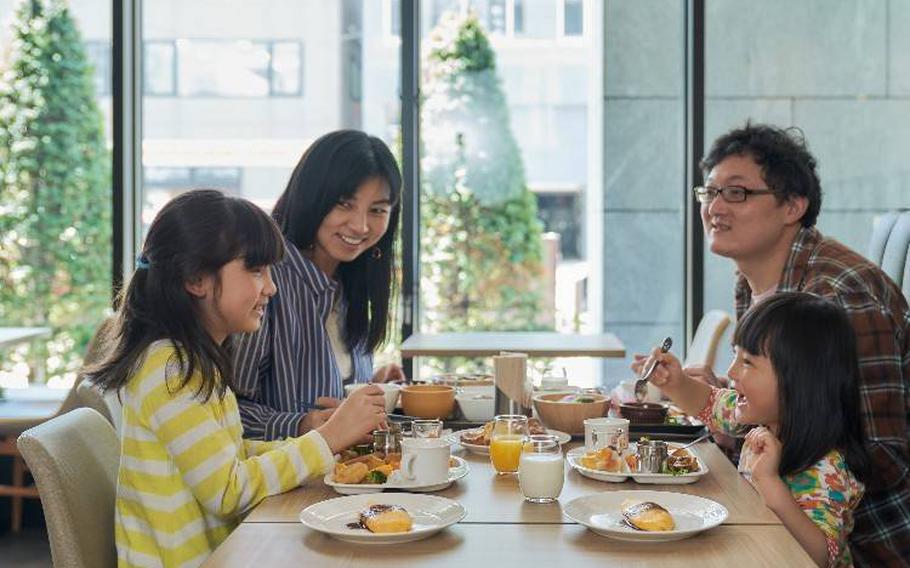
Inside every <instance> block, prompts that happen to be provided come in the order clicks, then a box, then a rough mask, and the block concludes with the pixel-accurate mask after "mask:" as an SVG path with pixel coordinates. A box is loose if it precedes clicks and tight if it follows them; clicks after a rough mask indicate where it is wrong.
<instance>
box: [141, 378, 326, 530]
mask: <svg viewBox="0 0 910 568" xmlns="http://www.w3.org/2000/svg"><path fill="white" fill-rule="evenodd" d="M195 392H196V389H195V388H194V385H193V381H191V382H190V384H188V385H186V386H185V387H184V388H182V389H179V390H171V389H169V388H168V386H167V382H166V381H159V382H157V384H155V385H154V386H153V388H152V390H151V392H148V393H147V394H146V395H145V396H143V397H142V404H141V411H142V414H143V415H144V416H145V418H146V420H147V421H148V423H149V425H150V426H151V429H152V430H153V431H154V432H155V435H156V436H157V438H158V439H159V441H160V442H161V444H162V446H164V447H165V448H166V451H167V452H168V454H169V455H170V457H171V459H172V460H173V462H174V463H175V464H176V467H177V469H178V470H179V472H180V475H181V477H182V478H183V479H184V481H185V483H186V485H187V486H188V487H189V488H190V490H191V491H192V493H193V496H194V497H195V498H196V500H197V501H199V503H200V504H201V505H202V506H203V507H204V508H205V509H206V510H207V511H209V512H211V513H212V514H215V515H218V516H221V517H225V516H235V515H238V514H241V513H243V512H245V511H247V510H248V509H250V508H251V507H252V506H254V505H256V504H257V503H258V502H259V501H261V500H262V499H263V498H265V497H267V496H269V495H275V494H278V493H282V492H284V491H288V490H290V489H293V488H294V487H297V486H299V485H300V484H301V483H303V482H304V481H306V480H307V479H308V478H310V477H312V476H314V475H321V474H324V473H325V472H326V471H328V469H329V468H330V467H331V466H332V463H333V456H332V452H331V450H330V449H329V447H328V445H327V444H326V442H325V440H324V439H323V438H322V436H321V435H320V434H319V433H318V432H310V433H308V434H307V435H305V436H302V437H300V438H294V439H289V440H286V441H285V443H284V444H278V445H276V446H275V447H269V448H267V449H266V451H264V452H262V453H260V454H258V455H255V456H252V457H247V456H246V452H245V448H244V446H243V442H241V441H240V440H239V439H236V440H235V439H234V437H233V436H232V433H231V431H230V430H229V429H228V428H225V426H224V425H223V424H222V422H220V421H219V420H218V416H217V415H218V414H219V413H220V412H219V411H221V410H222V408H223V407H222V406H221V405H219V403H218V401H217V399H216V398H213V399H210V401H209V402H208V403H202V402H200V401H199V399H198V398H197V397H196V396H195ZM231 406H233V405H231ZM232 410H233V412H234V413H236V412H237V410H236V407H234V408H233V409H232ZM238 438H239V435H238Z"/></svg>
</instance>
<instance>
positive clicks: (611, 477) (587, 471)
mask: <svg viewBox="0 0 910 568" xmlns="http://www.w3.org/2000/svg"><path fill="white" fill-rule="evenodd" d="M585 452H587V450H585V448H584V446H582V447H580V448H573V449H571V450H569V453H567V454H566V461H568V462H569V465H570V466H572V467H573V468H575V471H577V472H578V473H580V474H582V475H583V476H585V477H590V478H591V479H596V480H597V481H609V482H610V483H622V482H623V481H625V480H627V479H629V466H628V465H626V460H625V459H623V460H621V461H622V471H621V472H615V473H614V472H609V471H601V470H599V469H591V468H587V467H584V466H583V465H581V464H580V463H579V462H578V458H580V457H581V456H583V455H585Z"/></svg>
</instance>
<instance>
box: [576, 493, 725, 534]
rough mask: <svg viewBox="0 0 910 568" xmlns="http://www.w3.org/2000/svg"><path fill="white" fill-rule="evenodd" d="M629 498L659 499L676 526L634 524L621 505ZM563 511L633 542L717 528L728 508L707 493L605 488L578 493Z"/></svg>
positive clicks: (603, 530)
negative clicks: (648, 528)
mask: <svg viewBox="0 0 910 568" xmlns="http://www.w3.org/2000/svg"><path fill="white" fill-rule="evenodd" d="M626 499H634V500H636V501H651V502H653V503H657V504H658V505H660V506H661V507H663V508H664V509H666V510H667V511H669V513H670V515H671V516H672V517H673V521H674V522H675V523H676V529H675V530H672V531H662V532H656V531H655V532H651V531H641V530H637V529H633V528H631V527H630V526H629V525H627V524H626V523H625V521H624V520H623V517H622V512H621V510H620V507H621V506H622V502H623V501H625V500H626ZM563 513H565V515H566V516H567V517H569V518H570V519H572V520H573V521H575V522H576V523H579V524H581V525H584V526H586V527H588V528H589V529H591V530H592V531H594V532H595V533H597V534H599V535H603V536H606V537H610V538H613V539H616V540H627V541H633V542H668V541H673V540H682V539H684V538H688V537H690V536H693V535H695V534H698V533H700V532H702V531H706V530H708V529H711V528H714V527H716V526H717V525H719V524H721V523H722V522H724V520H725V519H726V518H727V514H728V513H727V509H726V508H725V507H724V506H723V505H721V504H720V503H716V502H714V501H712V500H710V499H705V498H704V497H698V496H696V495H686V494H683V493H671V492H669V491H605V492H603V493H598V494H596V495H588V496H586V497H578V498H576V499H573V500H571V501H569V502H568V503H566V504H565V505H564V506H563Z"/></svg>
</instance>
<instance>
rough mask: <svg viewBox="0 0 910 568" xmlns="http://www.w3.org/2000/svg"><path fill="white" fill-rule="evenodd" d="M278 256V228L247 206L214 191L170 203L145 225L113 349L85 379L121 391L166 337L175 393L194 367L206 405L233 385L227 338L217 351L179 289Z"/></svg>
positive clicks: (186, 195) (218, 289) (190, 302)
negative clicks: (171, 348) (236, 265)
mask: <svg viewBox="0 0 910 568" xmlns="http://www.w3.org/2000/svg"><path fill="white" fill-rule="evenodd" d="M283 256H284V241H283V239H282V238H281V233H280V231H279V230H278V227H276V226H275V223H274V222H273V221H272V220H271V219H270V218H269V216H268V215H267V214H266V213H265V212H264V211H262V210H261V209H259V208H258V207H256V206H255V205H253V204H252V203H250V202H249V201H247V200H245V199H241V198H239V197H230V196H227V195H225V194H223V193H222V192H220V191H217V190H213V189H201V190H194V191H188V192H186V193H183V194H181V195H179V196H177V197H175V198H174V199H172V200H171V201H170V202H168V203H167V204H166V205H165V206H164V207H163V208H162V209H161V211H160V212H159V213H158V215H157V216H156V217H155V220H154V221H152V225H151V227H149V231H148V236H146V238H145V245H144V246H143V248H142V253H141V255H140V256H139V261H138V262H137V269H136V271H135V273H133V277H132V278H131V279H130V282H129V285H128V286H127V287H126V288H125V289H124V290H123V291H122V292H121V294H120V296H119V298H118V299H117V315H116V320H115V323H114V330H113V331H112V334H113V335H112V337H111V339H110V341H111V342H112V344H113V346H112V351H111V352H110V354H109V355H108V356H107V358H106V359H105V360H104V361H102V362H101V363H99V364H98V365H96V366H94V367H92V368H89V369H87V370H86V374H87V375H91V376H93V380H94V382H96V383H97V384H98V385H100V386H101V388H102V389H104V390H106V391H107V390H113V389H120V388H121V387H123V386H124V385H126V383H127V382H128V381H129V378H130V375H131V373H132V372H133V371H134V369H135V367H136V365H137V363H138V361H139V358H140V357H141V356H142V354H143V352H144V351H145V350H146V349H147V348H148V346H149V344H151V343H152V342H153V341H156V340H159V339H170V340H171V341H173V342H174V345H175V347H177V349H176V354H177V355H176V356H177V361H176V363H177V364H179V368H180V370H181V373H182V374H183V380H182V382H181V383H180V384H179V385H177V389H181V388H183V387H185V386H186V384H187V383H188V382H189V380H190V378H191V377H192V376H193V374H194V372H196V371H197V369H198V370H199V371H200V373H201V375H202V382H201V384H200V387H199V390H198V392H197V393H196V394H197V395H199V396H200V397H201V398H203V399H205V400H207V399H208V398H209V397H211V396H212V393H213V392H216V391H217V393H218V396H219V397H221V396H224V393H225V390H226V389H227V387H229V386H232V382H233V367H232V364H231V353H230V349H231V345H230V338H228V339H227V340H226V341H225V342H224V343H222V344H221V345H219V344H217V343H216V342H215V340H213V339H212V337H211V336H210V335H209V334H208V332H206V330H205V328H204V327H203V325H202V322H201V320H200V318H199V316H198V311H197V302H196V300H195V299H194V298H193V296H191V295H190V293H189V292H188V291H187V290H186V287H185V284H186V283H187V282H188V281H190V280H191V279H193V278H196V277H200V276H209V275H213V276H215V277H216V279H217V276H218V272H219V270H220V268H221V267H222V266H224V265H225V264H227V263H229V262H231V261H232V260H235V259H238V258H242V259H243V260H244V263H245V264H246V266H247V267H248V268H253V267H257V266H267V265H270V264H274V263H275V262H277V261H278V260H280V259H281V258H282V257H283ZM216 283H217V285H216V289H215V293H216V294H220V293H221V283H220V281H218V280H216Z"/></svg>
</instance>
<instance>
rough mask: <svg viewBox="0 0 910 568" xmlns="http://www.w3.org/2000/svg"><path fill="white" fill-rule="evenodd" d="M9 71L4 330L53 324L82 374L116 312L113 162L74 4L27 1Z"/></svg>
mask: <svg viewBox="0 0 910 568" xmlns="http://www.w3.org/2000/svg"><path fill="white" fill-rule="evenodd" d="M12 26H13V30H12V38H11V41H10V43H9V45H7V46H4V49H3V53H4V60H3V62H2V67H0V73H2V74H0V325H17V326H50V327H51V328H52V329H53V337H52V338H51V340H50V341H47V342H46V343H45V342H41V343H42V348H41V349H42V351H43V352H42V353H39V354H37V355H38V356H39V357H42V358H43V357H47V362H48V365H47V371H48V375H49V376H62V375H64V374H66V373H72V372H73V371H75V370H76V369H77V368H78V366H79V364H80V362H81V357H82V353H83V351H84V348H85V346H86V344H87V343H88V340H89V339H90V337H91V334H92V332H93V330H94V328H95V326H96V325H97V324H98V323H99V321H100V320H101V318H102V317H103V314H104V311H105V309H106V308H107V306H108V305H109V303H110V285H111V203H110V183H111V176H110V163H111V162H110V153H109V151H108V149H107V148H106V146H105V141H104V130H103V121H102V115H101V112H100V110H99V108H98V105H97V103H96V101H95V87H94V83H93V78H92V67H91V65H90V64H89V62H88V60H87V58H86V53H85V49H84V47H83V43H82V39H81V37H80V34H79V31H78V30H77V28H76V24H75V22H74V20H73V18H72V16H71V14H70V12H69V10H68V7H67V5H66V2H65V1H64V0H24V1H22V2H21V3H20V4H19V5H18V6H17V8H16V12H15V15H14V21H13V23H12Z"/></svg>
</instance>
